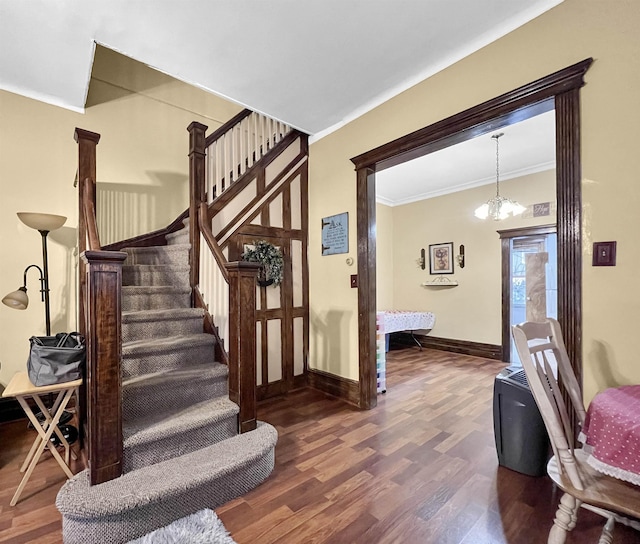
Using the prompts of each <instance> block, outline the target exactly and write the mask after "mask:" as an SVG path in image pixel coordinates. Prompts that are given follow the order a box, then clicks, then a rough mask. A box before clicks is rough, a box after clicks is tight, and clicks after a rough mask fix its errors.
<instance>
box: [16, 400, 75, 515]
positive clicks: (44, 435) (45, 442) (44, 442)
mask: <svg viewBox="0 0 640 544" xmlns="http://www.w3.org/2000/svg"><path fill="white" fill-rule="evenodd" d="M72 395H73V389H69V390H67V391H66V392H65V393H64V397H63V399H62V402H61V403H60V405H59V407H58V411H57V412H56V413H55V415H54V416H53V419H52V420H51V422H50V424H49V425H48V428H47V429H46V430H45V429H44V427H43V426H41V425H40V422H39V421H38V419H37V418H36V416H35V415H34V413H33V411H32V410H31V407H30V406H29V405H28V404H27V402H26V401H25V400H24V397H21V396H17V397H16V399H17V400H18V402H19V403H20V406H22V409H23V410H24V411H25V414H27V417H28V418H29V421H31V423H32V424H33V426H34V428H35V429H36V431H37V432H38V435H39V436H40V437H41V440H40V443H39V444H38V447H37V448H36V449H35V451H34V453H33V458H32V459H31V462H30V463H29V467H28V468H27V471H26V473H25V474H24V476H23V477H22V480H21V481H20V485H19V486H18V489H16V492H15V494H14V495H13V498H12V499H11V502H10V503H9V504H10V505H11V506H15V505H16V503H17V502H18V499H19V498H20V495H21V494H22V491H23V490H24V488H25V486H26V485H27V482H28V481H29V478H30V477H31V474H32V473H33V470H34V469H35V467H36V465H37V464H38V461H39V460H40V456H41V455H42V453H43V452H44V450H45V448H46V447H47V446H49V449H50V450H51V453H52V454H53V456H54V457H55V458H56V461H58V464H59V465H60V467H61V468H62V470H63V471H64V473H65V474H66V475H67V477H68V478H71V477H72V476H73V473H72V472H71V470H69V467H68V466H67V465H65V464H64V461H63V460H62V457H60V454H59V453H58V451H57V450H56V449H55V447H53V445H50V444H49V440H50V438H51V435H52V434H53V431H54V430H55V428H56V427H57V425H58V421H59V420H60V416H61V415H62V412H63V411H64V407H66V405H67V403H68V402H69V400H70V399H71V396H72ZM35 398H36V396H34V399H35Z"/></svg>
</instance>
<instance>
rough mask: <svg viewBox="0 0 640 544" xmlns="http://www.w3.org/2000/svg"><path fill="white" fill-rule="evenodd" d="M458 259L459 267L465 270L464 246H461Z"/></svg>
mask: <svg viewBox="0 0 640 544" xmlns="http://www.w3.org/2000/svg"><path fill="white" fill-rule="evenodd" d="M456 259H457V260H458V265H459V266H460V268H464V245H463V244H460V250H459V252H458V255H457V256H456Z"/></svg>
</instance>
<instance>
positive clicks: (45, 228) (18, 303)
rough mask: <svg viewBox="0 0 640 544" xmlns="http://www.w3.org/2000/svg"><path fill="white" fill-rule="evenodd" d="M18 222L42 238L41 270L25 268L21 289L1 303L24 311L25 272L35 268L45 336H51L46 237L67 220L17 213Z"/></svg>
mask: <svg viewBox="0 0 640 544" xmlns="http://www.w3.org/2000/svg"><path fill="white" fill-rule="evenodd" d="M18 217H19V219H20V221H22V222H23V223H24V224H25V225H27V227H30V228H32V229H36V230H37V231H38V232H40V235H41V236H42V265H43V266H42V268H40V267H39V266H38V265H35V264H31V265H29V266H27V268H25V271H24V281H23V284H22V287H19V288H18V289H17V290H16V291H13V292H11V293H9V294H8V295H7V296H5V297H4V298H3V299H2V303H3V304H5V305H6V306H9V308H13V309H15V310H25V309H26V308H27V306H28V305H29V297H28V296H27V272H28V270H29V269H30V268H37V269H38V270H39V272H40V293H41V294H42V301H43V302H44V313H45V324H46V327H47V336H50V335H51V310H50V305H49V258H48V255H47V235H48V234H49V232H50V231H52V230H56V229H59V228H60V227H61V226H62V225H64V223H65V221H66V220H67V218H66V217H63V216H62V215H52V214H48V213H26V212H20V213H18Z"/></svg>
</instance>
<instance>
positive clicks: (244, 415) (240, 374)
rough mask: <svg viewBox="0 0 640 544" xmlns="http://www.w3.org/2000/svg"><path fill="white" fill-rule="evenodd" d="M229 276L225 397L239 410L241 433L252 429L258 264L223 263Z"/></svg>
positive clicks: (254, 415) (255, 414)
mask: <svg viewBox="0 0 640 544" xmlns="http://www.w3.org/2000/svg"><path fill="white" fill-rule="evenodd" d="M225 268H226V269H227V272H228V274H229V398H230V399H231V400H232V401H233V402H235V403H236V404H237V405H238V406H239V407H240V414H239V415H238V429H239V431H240V432H241V433H244V432H247V431H252V430H253V429H255V428H256V419H257V405H256V281H257V278H258V271H259V270H260V265H259V264H258V263H249V262H245V261H239V262H232V263H227V264H226V265H225Z"/></svg>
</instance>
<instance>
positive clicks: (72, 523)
mask: <svg viewBox="0 0 640 544" xmlns="http://www.w3.org/2000/svg"><path fill="white" fill-rule="evenodd" d="M277 438H278V433H277V431H276V430H275V429H274V428H273V427H272V426H271V425H268V424H266V423H259V424H258V428H257V429H256V430H255V431H251V432H248V433H244V434H240V435H237V436H234V437H232V438H229V439H227V440H224V441H222V442H218V443H216V444H213V445H211V446H208V447H206V448H202V449H200V450H197V451H194V452H192V453H189V454H187V455H183V456H180V457H176V458H173V459H169V460H167V461H163V462H161V463H157V464H155V465H151V466H147V467H144V468H141V469H139V470H134V471H133V472H129V473H127V474H124V475H123V476H121V477H120V478H116V479H115V480H110V481H108V482H105V483H103V484H99V485H94V486H90V485H89V478H88V471H87V470H84V471H82V472H80V473H79V474H77V475H75V476H74V477H73V478H71V479H70V480H69V481H67V482H66V483H65V484H64V485H63V486H62V489H61V490H60V492H59V493H58V497H57V499H56V506H57V508H58V510H59V511H60V512H61V513H62V516H63V523H62V527H63V539H64V542H65V544H103V543H104V542H109V543H110V544H124V543H125V542H128V541H129V540H132V539H134V538H138V537H140V536H142V535H145V534H147V533H149V532H151V531H153V530H155V529H158V528H160V527H163V526H165V525H168V524H169V523H171V522H172V521H175V520H176V519H179V518H182V517H184V516H187V515H189V514H193V513H194V512H197V511H198V510H201V509H202V508H205V507H206V508H213V509H215V508H217V507H219V506H221V505H223V504H224V503H226V502H228V501H230V500H232V499H234V498H236V497H239V496H240V495H243V494H244V493H247V492H248V491H250V490H251V489H253V488H255V487H257V486H258V485H259V484H260V483H262V482H263V481H264V480H266V478H267V477H268V476H269V474H270V473H271V471H272V470H273V467H274V448H275V444H276V441H277ZM105 535H108V539H107V538H106V537H105Z"/></svg>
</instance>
